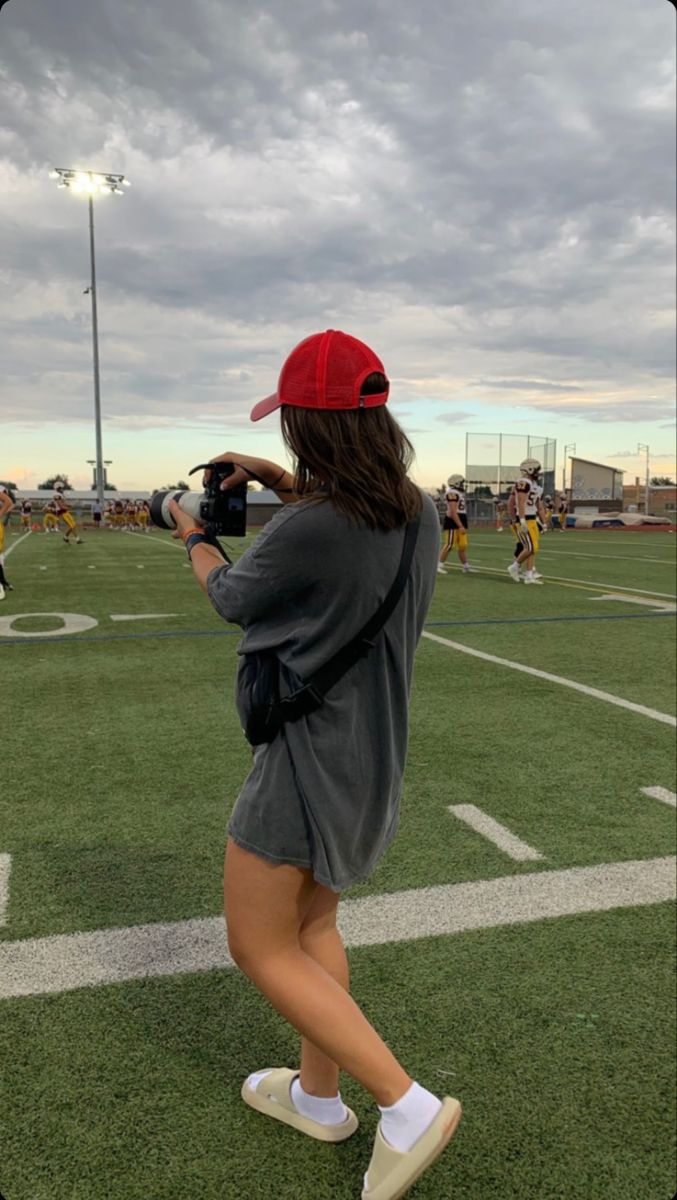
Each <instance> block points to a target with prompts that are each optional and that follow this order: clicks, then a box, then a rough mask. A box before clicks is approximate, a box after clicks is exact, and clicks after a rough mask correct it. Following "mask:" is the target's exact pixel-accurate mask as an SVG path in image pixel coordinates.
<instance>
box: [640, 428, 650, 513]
mask: <svg viewBox="0 0 677 1200" xmlns="http://www.w3.org/2000/svg"><path fill="white" fill-rule="evenodd" d="M640 450H643V451H644V453H645V454H646V472H645V476H644V514H645V516H647V517H648V515H649V456H650V453H651V451H650V450H649V447H648V446H647V444H646V442H638V443H637V453H638V454H639V452H640Z"/></svg>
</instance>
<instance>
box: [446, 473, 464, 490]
mask: <svg viewBox="0 0 677 1200" xmlns="http://www.w3.org/2000/svg"><path fill="white" fill-rule="evenodd" d="M447 486H448V487H452V488H459V489H460V491H463V490H464V488H465V476H463V475H450V476H449V478H448V479H447Z"/></svg>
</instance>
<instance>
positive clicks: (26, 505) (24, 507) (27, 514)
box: [20, 500, 33, 532]
mask: <svg viewBox="0 0 677 1200" xmlns="http://www.w3.org/2000/svg"><path fill="white" fill-rule="evenodd" d="M20 512H21V528H22V529H25V530H26V532H28V530H29V529H30V527H31V517H32V515H33V505H32V504H31V502H30V500H22V501H21V508H20Z"/></svg>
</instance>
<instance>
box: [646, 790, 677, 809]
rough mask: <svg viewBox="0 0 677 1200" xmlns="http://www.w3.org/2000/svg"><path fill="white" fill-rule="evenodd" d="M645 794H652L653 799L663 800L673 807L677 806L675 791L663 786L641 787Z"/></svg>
mask: <svg viewBox="0 0 677 1200" xmlns="http://www.w3.org/2000/svg"><path fill="white" fill-rule="evenodd" d="M639 790H640V792H642V793H643V794H644V795H645V796H650V797H651V799H652V800H661V801H662V802H663V804H669V805H670V807H671V808H677V796H676V795H675V793H674V792H670V791H668V789H667V788H663V787H648V788H640V789H639Z"/></svg>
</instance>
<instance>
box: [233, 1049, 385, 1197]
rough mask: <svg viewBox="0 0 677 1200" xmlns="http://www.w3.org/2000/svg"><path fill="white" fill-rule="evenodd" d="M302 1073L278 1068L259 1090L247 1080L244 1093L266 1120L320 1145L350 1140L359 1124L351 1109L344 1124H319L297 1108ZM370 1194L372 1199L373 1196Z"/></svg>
mask: <svg viewBox="0 0 677 1200" xmlns="http://www.w3.org/2000/svg"><path fill="white" fill-rule="evenodd" d="M300 1074H301V1072H300V1071H290V1070H289V1068H288V1067H277V1068H276V1069H275V1070H274V1071H271V1072H270V1073H269V1074H268V1075H266V1076H264V1078H263V1079H261V1080H259V1084H258V1087H257V1088H256V1091H253V1090H252V1088H250V1087H249V1086H248V1083H247V1080H246V1079H245V1081H244V1083H243V1085H242V1092H241V1093H240V1094H241V1096H242V1099H243V1100H244V1102H245V1104H248V1105H249V1107H250V1108H255V1109H256V1111H257V1112H260V1113H263V1114H264V1116H266V1117H274V1119H275V1120H276V1121H282V1122H283V1123H284V1124H285V1125H291V1126H292V1128H293V1129H298V1130H300V1132H301V1133H305V1134H307V1135H308V1137H312V1138H317V1140H318V1141H320V1142H344V1141H345V1140H346V1138H349V1137H351V1136H352V1134H353V1133H354V1132H355V1130H356V1129H357V1127H358V1125H359V1121H358V1119H357V1117H356V1116H355V1113H354V1112H352V1110H351V1109H349V1108H348V1116H347V1118H346V1120H345V1121H342V1122H341V1124H340V1125H322V1124H321V1123H320V1122H319V1121H311V1120H309V1118H308V1117H302V1116H301V1114H300V1112H298V1111H297V1110H296V1109H295V1108H294V1105H293V1103H292V1098H291V1085H292V1083H293V1082H294V1080H295V1079H298V1077H299V1075H300ZM346 1107H347V1105H346ZM369 1194H370V1196H371V1193H369Z"/></svg>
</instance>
